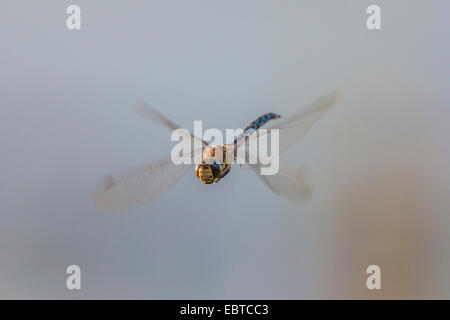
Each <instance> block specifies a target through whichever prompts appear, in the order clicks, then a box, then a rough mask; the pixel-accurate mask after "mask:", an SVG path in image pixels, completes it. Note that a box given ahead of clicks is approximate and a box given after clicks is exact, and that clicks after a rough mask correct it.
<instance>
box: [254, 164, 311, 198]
mask: <svg viewBox="0 0 450 320" xmlns="http://www.w3.org/2000/svg"><path fill="white" fill-rule="evenodd" d="M252 169H253V170H254V171H255V174H256V175H257V176H258V178H260V179H261V181H262V182H263V183H264V184H265V185H266V186H267V187H269V189H270V190H272V191H273V192H274V193H276V194H277V195H279V196H280V197H282V198H284V199H287V200H289V201H292V202H294V203H297V204H299V203H303V202H305V201H306V200H308V199H309V198H310V197H311V195H312V192H313V190H312V187H311V186H310V184H309V183H308V182H307V180H306V179H305V176H304V173H303V171H302V170H301V169H300V168H293V167H291V166H288V165H287V164H285V163H280V170H279V171H278V173H277V174H275V175H271V176H269V175H261V173H260V169H261V166H260V165H253V166H252Z"/></svg>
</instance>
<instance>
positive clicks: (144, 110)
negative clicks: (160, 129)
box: [133, 100, 208, 145]
mask: <svg viewBox="0 0 450 320" xmlns="http://www.w3.org/2000/svg"><path fill="white" fill-rule="evenodd" d="M133 110H134V111H135V112H136V113H138V114H140V115H141V116H144V117H146V118H149V119H151V120H154V121H156V122H158V123H162V124H164V125H165V126H166V127H168V128H169V129H171V130H176V129H182V127H181V126H179V125H178V124H176V123H175V122H173V121H172V120H170V119H168V118H167V117H166V116H164V115H162V114H161V113H159V112H158V111H157V110H156V109H155V108H153V107H152V106H150V105H149V104H148V103H147V102H145V101H142V100H138V101H137V102H136V103H135V105H134V106H133ZM186 133H189V135H190V136H191V137H192V138H194V139H196V140H199V141H201V142H202V143H203V144H204V145H208V142H206V141H204V140H202V139H200V138H199V137H196V136H194V135H193V134H192V133H190V132H189V131H187V130H186Z"/></svg>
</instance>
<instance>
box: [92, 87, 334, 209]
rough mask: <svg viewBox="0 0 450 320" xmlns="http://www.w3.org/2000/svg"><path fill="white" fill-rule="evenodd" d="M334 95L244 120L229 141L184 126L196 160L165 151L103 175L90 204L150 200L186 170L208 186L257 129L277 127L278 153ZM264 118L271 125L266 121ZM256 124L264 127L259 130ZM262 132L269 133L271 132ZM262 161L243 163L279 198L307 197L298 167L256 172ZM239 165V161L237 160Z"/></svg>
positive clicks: (139, 107)
mask: <svg viewBox="0 0 450 320" xmlns="http://www.w3.org/2000/svg"><path fill="white" fill-rule="evenodd" d="M338 98H339V96H338V94H337V93H332V94H329V95H326V96H322V97H320V98H318V99H317V100H315V101H314V102H313V103H311V104H310V105H309V106H307V107H305V108H302V109H301V110H299V111H297V112H296V113H294V114H292V115H290V116H288V117H286V118H282V117H281V116H280V115H278V114H275V113H273V112H270V113H266V114H264V115H262V116H260V117H259V118H257V119H256V120H255V121H253V122H251V123H250V124H248V125H247V126H246V127H245V128H244V130H243V133H242V134H240V135H238V136H237V137H235V139H234V141H233V142H232V143H228V144H223V145H219V146H218V145H212V144H210V143H209V142H207V141H204V140H202V139H201V138H199V137H197V136H195V135H193V134H192V133H190V132H188V131H187V130H183V131H182V132H184V133H185V134H186V136H188V137H189V138H190V139H194V140H197V141H198V142H199V145H200V146H201V147H199V148H197V149H194V150H191V154H190V156H192V157H194V156H196V155H198V154H201V156H200V159H201V161H200V162H199V163H197V164H185V163H182V164H175V163H174V162H173V161H172V158H171V157H170V156H169V157H166V158H163V159H160V160H156V161H153V162H150V163H147V164H145V165H144V166H142V167H138V168H135V169H132V170H129V171H126V172H123V173H119V174H114V175H107V176H105V178H104V179H103V182H102V184H101V186H100V187H99V188H98V189H97V191H96V192H95V194H94V200H95V203H96V205H97V207H99V208H102V209H106V210H121V209H125V208H127V207H130V206H132V205H134V204H138V203H144V202H148V201H151V200H153V199H155V198H156V197H157V196H159V195H160V194H162V193H163V192H165V191H166V190H167V189H169V188H170V187H171V186H172V185H174V184H175V183H176V182H177V181H178V180H179V179H180V178H181V177H182V176H183V175H184V174H185V173H186V172H187V171H188V170H189V169H194V173H195V176H196V177H197V178H198V179H199V180H200V181H201V182H202V183H204V184H207V185H210V184H213V183H216V182H219V181H220V180H221V179H222V178H224V177H225V176H226V175H227V174H228V173H229V172H230V170H231V164H232V163H233V160H235V159H236V150H237V148H238V147H240V146H242V145H246V144H249V143H250V140H251V139H253V138H255V137H257V136H258V134H259V133H260V132H263V131H264V132H271V131H270V130H271V129H278V133H279V154H281V153H282V152H284V151H286V150H287V149H289V148H290V147H291V146H292V145H294V144H295V143H296V142H298V140H300V138H302V137H303V136H304V135H305V134H306V132H307V131H308V130H309V129H310V128H311V126H312V125H313V124H314V123H315V122H316V121H317V120H319V119H320V117H321V116H322V115H323V114H324V113H325V112H326V111H327V110H328V109H329V108H330V107H331V106H332V105H333V104H335V103H336V102H337V101H338ZM134 110H135V111H136V112H137V113H138V114H140V115H142V116H144V117H147V118H149V119H151V120H154V121H157V122H159V123H160V124H163V125H164V126H166V127H167V128H169V129H171V130H176V129H181V128H182V127H181V126H179V125H177V124H176V123H175V122H173V121H171V120H170V119H168V118H167V117H165V116H164V115H162V114H161V113H160V112H158V111H157V110H156V109H154V108H153V107H151V106H150V105H148V104H147V103H145V102H144V101H139V102H138V103H136V105H135V106H134ZM268 122H270V123H272V124H271V125H266V124H267V123H268ZM261 128H266V129H268V130H267V131H265V130H260V129H261ZM266 134H267V135H270V133H266ZM246 150H247V151H246V152H247V156H248V153H249V152H250V151H248V148H247V149H246ZM218 151H220V152H223V154H226V155H229V154H232V160H231V161H230V160H228V161H227V159H226V157H224V159H223V161H221V162H218V161H215V160H216V158H217V157H215V153H216V152H218ZM262 166H264V165H263V164H262V163H259V162H257V163H255V164H250V165H248V166H246V167H249V168H251V169H252V170H253V171H254V172H255V173H256V174H257V176H258V177H259V178H260V179H261V181H262V182H263V183H264V184H265V185H266V186H267V187H268V188H269V189H270V190H272V191H273V192H274V193H276V194H277V195H279V196H280V197H282V198H285V199H287V200H291V201H293V202H301V201H303V200H304V199H307V198H308V197H309V196H310V194H311V188H310V186H309V185H308V183H307V181H306V180H305V178H304V176H303V174H302V172H301V170H299V169H295V168H294V167H292V166H290V165H288V164H286V163H284V162H280V164H279V171H278V173H277V174H275V175H261V174H260V169H261V167H262ZM241 167H244V166H242V165H241Z"/></svg>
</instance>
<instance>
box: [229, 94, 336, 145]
mask: <svg viewBox="0 0 450 320" xmlns="http://www.w3.org/2000/svg"><path fill="white" fill-rule="evenodd" d="M338 100H339V95H338V94H337V93H332V94H329V95H325V96H322V97H320V98H319V99H317V100H315V101H314V102H313V103H311V104H310V105H309V106H307V107H306V108H303V109H301V110H300V111H297V112H296V113H294V114H292V115H290V116H288V117H286V118H280V119H277V120H274V122H273V124H271V125H269V126H267V127H265V129H268V130H267V131H261V130H260V129H259V130H258V131H256V132H254V133H253V134H251V135H249V136H244V137H243V138H242V139H241V140H239V141H237V146H238V147H239V146H240V145H242V144H248V143H249V140H250V139H258V138H259V137H260V136H261V135H263V134H267V141H271V140H270V135H271V129H278V130H279V131H278V132H279V153H280V154H281V153H282V152H284V151H286V150H287V149H289V148H290V147H291V146H292V145H294V144H295V143H296V142H297V141H298V140H300V139H301V138H302V137H303V136H304V135H305V134H306V133H307V132H308V130H309V129H310V128H311V127H312V126H313V124H314V123H316V121H317V120H319V119H320V118H321V117H322V115H323V114H324V113H325V112H326V111H327V110H328V109H329V108H330V107H331V106H332V105H333V104H335V103H336V102H337V101H338Z"/></svg>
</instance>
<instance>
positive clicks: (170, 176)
mask: <svg viewBox="0 0 450 320" xmlns="http://www.w3.org/2000/svg"><path fill="white" fill-rule="evenodd" d="M189 168H192V165H190V164H179V165H176V164H174V163H173V162H172V159H171V157H168V158H165V159H161V160H158V161H155V162H152V163H148V164H147V165H145V166H142V167H140V168H136V169H134V170H130V171H128V172H124V173H121V174H116V175H108V176H106V177H105V178H104V180H103V184H102V186H101V187H100V188H99V189H98V190H97V191H96V192H95V195H94V198H95V203H96V205H97V207H99V208H102V209H106V210H120V209H124V208H127V207H129V206H131V205H134V204H137V203H143V202H147V201H150V200H153V199H154V198H156V197H157V196H159V195H160V194H161V193H163V192H165V191H166V190H167V189H169V188H170V187H171V186H172V185H173V184H175V183H176V182H177V181H178V180H179V179H180V178H181V177H182V176H183V175H184V174H185V173H186V172H187V170H188V169H189Z"/></svg>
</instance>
